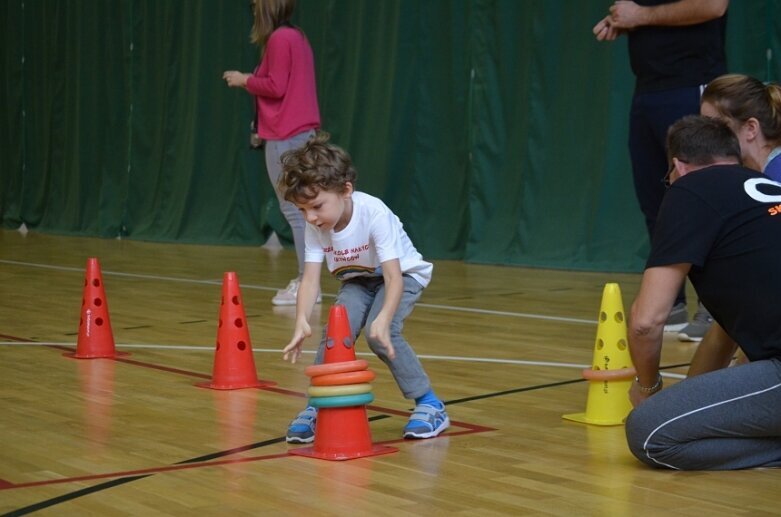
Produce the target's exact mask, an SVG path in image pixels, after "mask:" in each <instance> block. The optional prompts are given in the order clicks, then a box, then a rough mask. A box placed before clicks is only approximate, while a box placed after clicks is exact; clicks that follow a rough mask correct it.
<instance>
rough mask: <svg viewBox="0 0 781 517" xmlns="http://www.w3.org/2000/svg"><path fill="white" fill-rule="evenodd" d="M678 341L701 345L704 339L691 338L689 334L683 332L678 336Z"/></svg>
mask: <svg viewBox="0 0 781 517" xmlns="http://www.w3.org/2000/svg"><path fill="white" fill-rule="evenodd" d="M678 341H689V342H695V343H699V342H700V341H702V338H701V337H692V336H689V335H688V334H684V333H683V332H681V333H679V334H678Z"/></svg>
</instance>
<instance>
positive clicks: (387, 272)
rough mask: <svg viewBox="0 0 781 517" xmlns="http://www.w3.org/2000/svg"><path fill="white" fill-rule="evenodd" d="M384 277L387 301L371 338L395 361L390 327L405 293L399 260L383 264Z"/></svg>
mask: <svg viewBox="0 0 781 517" xmlns="http://www.w3.org/2000/svg"><path fill="white" fill-rule="evenodd" d="M382 277H383V280H384V281H385V299H384V300H383V302H382V309H381V310H380V313H379V314H377V317H376V318H374V321H373V322H372V324H371V328H370V329H369V337H370V338H372V339H376V340H377V341H379V342H380V343H381V344H382V346H384V347H385V352H386V353H387V354H388V358H389V359H393V358H394V357H396V352H395V350H394V349H393V343H392V342H391V338H390V325H391V322H392V321H393V316H394V314H396V309H398V308H399V302H400V301H401V293H402V292H403V291H404V279H403V278H402V276H401V266H400V264H399V259H393V260H386V261H385V262H383V263H382Z"/></svg>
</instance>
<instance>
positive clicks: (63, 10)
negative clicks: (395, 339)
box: [0, 0, 781, 271]
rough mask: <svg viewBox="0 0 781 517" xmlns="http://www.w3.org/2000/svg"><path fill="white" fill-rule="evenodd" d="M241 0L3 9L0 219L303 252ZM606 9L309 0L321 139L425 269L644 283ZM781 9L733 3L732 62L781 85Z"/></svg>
mask: <svg viewBox="0 0 781 517" xmlns="http://www.w3.org/2000/svg"><path fill="white" fill-rule="evenodd" d="M248 4H249V2H248V1H244V0H242V1H233V0H7V1H5V2H3V3H0V27H2V29H3V31H2V35H0V41H2V49H0V100H1V101H2V107H3V111H2V115H1V116H0V223H2V225H3V227H5V228H16V227H18V226H19V225H21V224H22V223H24V224H25V225H27V227H29V228H30V229H34V230H37V231H43V232H56V233H63V234H73V235H90V236H101V237H117V236H121V237H127V238H134V239H146V240H157V241H179V242H197V243H219V244H260V243H262V242H264V241H265V239H266V238H267V237H268V235H269V234H270V232H271V231H272V230H273V231H276V232H277V233H279V234H280V235H282V236H283V238H285V237H288V236H289V232H288V229H287V226H286V224H285V222H284V219H283V218H282V217H281V215H280V214H279V212H278V209H277V205H276V199H275V197H274V195H273V191H272V188H271V186H270V184H269V182H268V180H267V178H266V171H265V165H264V163H263V155H262V153H259V152H256V151H251V150H249V148H248V145H247V138H248V132H249V121H250V119H251V118H252V103H251V101H250V98H249V96H248V95H247V94H246V93H245V92H243V91H241V90H233V89H229V88H227V87H226V86H225V83H224V81H222V79H221V75H222V72H223V71H224V70H226V69H239V70H243V71H251V70H252V69H253V68H254V66H255V65H256V63H257V60H258V51H257V49H256V48H255V47H253V46H252V45H251V44H250V43H249V41H248V33H249V29H250V26H251V22H252V17H251V13H250V10H249V5H248ZM609 5H610V2H609V1H603V0H505V1H502V0H425V1H420V0H397V1H390V0H299V2H298V7H297V11H296V16H295V23H296V24H298V25H299V26H301V27H302V28H303V30H304V31H305V32H306V34H307V36H308V37H309V39H310V42H311V44H312V47H313V49H314V51H315V58H316V66H317V79H318V93H319V99H320V106H321V112H322V117H323V127H324V129H326V130H328V131H329V132H330V133H331V134H332V135H333V140H334V142H336V143H338V144H339V145H342V146H343V147H345V148H346V149H347V150H348V151H349V152H350V153H351V154H352V155H353V158H354V161H355V164H356V167H357V169H358V173H359V180H358V188H359V189H361V190H364V191H366V192H369V193H371V194H374V195H377V196H379V197H381V198H383V199H384V200H385V201H386V203H387V204H388V205H389V206H390V207H391V208H392V209H393V210H394V211H395V212H396V213H397V214H398V215H399V217H400V218H401V219H402V221H403V222H404V223H405V227H406V228H407V230H408V232H409V233H410V236H411V237H412V239H413V241H414V242H415V243H416V244H417V246H418V248H419V249H420V250H421V251H422V252H423V253H424V255H426V256H427V257H429V258H440V259H459V260H467V261H472V262H486V263H500V264H508V265H528V266H535V267H552V268H570V269H587V270H607V271H637V270H639V269H640V268H642V265H643V261H644V257H645V255H646V253H647V251H648V243H647V238H646V235H645V230H644V226H643V223H642V219H641V216H640V213H639V209H638V208H637V204H636V201H635V199H634V194H633V190H632V185H631V174H630V172H629V163H628V152H627V136H626V130H627V113H628V108H629V100H630V97H631V92H632V87H633V77H632V75H631V72H630V70H629V66H628V58H627V54H626V42H625V41H624V40H623V39H621V40H619V41H616V42H613V43H599V42H596V41H595V40H594V38H593V36H592V34H591V27H592V26H593V24H594V23H596V21H597V20H599V19H600V18H601V17H602V16H604V14H605V13H606V11H607V8H608V6H609ZM780 14H781V0H754V1H752V2H737V1H734V2H732V5H731V6H730V12H729V25H728V59H729V68H730V70H731V71H734V72H742V73H748V74H751V75H754V76H757V77H759V78H761V79H763V80H773V81H777V80H778V79H779V75H780V73H779V72H781V67H779V64H778V59H776V56H778V55H779V52H781V42H780V41H779V34H781V21H779V15H780Z"/></svg>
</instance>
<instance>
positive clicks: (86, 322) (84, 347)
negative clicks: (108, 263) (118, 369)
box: [63, 258, 128, 359]
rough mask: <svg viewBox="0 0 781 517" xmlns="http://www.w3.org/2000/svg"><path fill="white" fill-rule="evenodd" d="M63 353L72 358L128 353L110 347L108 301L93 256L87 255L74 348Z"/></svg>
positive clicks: (96, 262)
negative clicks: (79, 318)
mask: <svg viewBox="0 0 781 517" xmlns="http://www.w3.org/2000/svg"><path fill="white" fill-rule="evenodd" d="M63 355H65V356H66V357H73V358H76V359H99V358H114V357H118V356H124V355H128V354H127V353H124V352H117V351H116V350H115V348H114V335H113V334H112V332H111V321H110V320H109V317H108V301H107V300H106V291H105V289H104V288H103V274H102V273H101V272H100V263H99V262H98V259H96V258H88V259H87V268H86V271H85V274H84V295H83V296H82V298H81V320H80V321H79V337H78V340H77V342H76V352H75V353H71V352H69V353H66V354H63Z"/></svg>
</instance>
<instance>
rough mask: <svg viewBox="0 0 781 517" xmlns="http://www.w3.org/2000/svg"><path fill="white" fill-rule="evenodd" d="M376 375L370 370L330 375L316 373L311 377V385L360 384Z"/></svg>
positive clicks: (369, 380) (371, 379)
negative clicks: (315, 375)
mask: <svg viewBox="0 0 781 517" xmlns="http://www.w3.org/2000/svg"><path fill="white" fill-rule="evenodd" d="M376 376H377V374H375V373H374V372H373V371H372V370H360V371H358V372H345V373H332V374H330V375H318V376H317V377H312V381H311V382H312V386H339V385H341V384H360V383H362V382H371V381H373V380H374V378H375V377H376Z"/></svg>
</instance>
